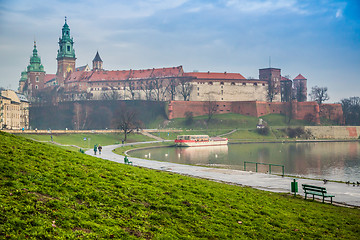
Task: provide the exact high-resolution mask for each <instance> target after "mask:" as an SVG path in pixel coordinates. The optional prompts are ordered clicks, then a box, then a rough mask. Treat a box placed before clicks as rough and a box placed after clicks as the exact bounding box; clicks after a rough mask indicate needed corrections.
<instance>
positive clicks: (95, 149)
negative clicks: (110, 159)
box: [94, 144, 97, 155]
mask: <svg viewBox="0 0 360 240" xmlns="http://www.w3.org/2000/svg"><path fill="white" fill-rule="evenodd" d="M96 152H97V146H96V144H95V145H94V155H96Z"/></svg>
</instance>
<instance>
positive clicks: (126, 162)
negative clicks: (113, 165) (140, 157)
mask: <svg viewBox="0 0 360 240" xmlns="http://www.w3.org/2000/svg"><path fill="white" fill-rule="evenodd" d="M124 163H125V164H129V165H133V163H132V162H131V161H129V159H128V157H127V156H125V157H124Z"/></svg>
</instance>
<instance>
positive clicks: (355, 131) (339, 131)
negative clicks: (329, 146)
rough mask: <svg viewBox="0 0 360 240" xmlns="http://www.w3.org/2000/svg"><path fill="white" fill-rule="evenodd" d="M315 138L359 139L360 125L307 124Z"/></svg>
mask: <svg viewBox="0 0 360 240" xmlns="http://www.w3.org/2000/svg"><path fill="white" fill-rule="evenodd" d="M305 130H309V131H310V132H311V133H312V135H313V136H314V137H315V138H319V139H334V138H335V139H357V138H359V135H360V126H306V127H305Z"/></svg>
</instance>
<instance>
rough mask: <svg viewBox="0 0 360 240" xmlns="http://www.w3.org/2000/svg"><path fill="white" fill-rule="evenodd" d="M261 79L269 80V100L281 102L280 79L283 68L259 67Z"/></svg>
mask: <svg viewBox="0 0 360 240" xmlns="http://www.w3.org/2000/svg"><path fill="white" fill-rule="evenodd" d="M259 79H260V80H263V81H267V82H268V101H270V102H280V101H281V95H280V89H281V86H280V80H281V69H279V68H263V69H259Z"/></svg>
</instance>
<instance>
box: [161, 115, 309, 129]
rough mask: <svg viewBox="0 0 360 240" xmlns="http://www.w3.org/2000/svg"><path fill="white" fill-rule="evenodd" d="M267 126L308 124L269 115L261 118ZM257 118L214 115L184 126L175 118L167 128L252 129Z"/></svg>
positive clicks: (194, 120)
mask: <svg viewBox="0 0 360 240" xmlns="http://www.w3.org/2000/svg"><path fill="white" fill-rule="evenodd" d="M261 118H262V119H264V120H265V121H266V122H267V123H268V124H269V126H284V127H285V126H305V125H309V123H308V122H306V121H303V120H291V121H290V123H289V122H288V118H287V117H285V116H284V115H281V114H269V115H266V116H262V117H261ZM258 122H259V118H257V117H252V116H246V115H241V114H236V113H226V114H216V115H214V116H213V118H212V119H211V120H210V122H209V123H207V116H198V117H194V118H193V123H192V124H190V125H186V124H185V118H175V119H172V120H171V121H169V123H168V124H167V126H166V127H168V128H185V129H201V128H207V129H254V128H256V124H258Z"/></svg>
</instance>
